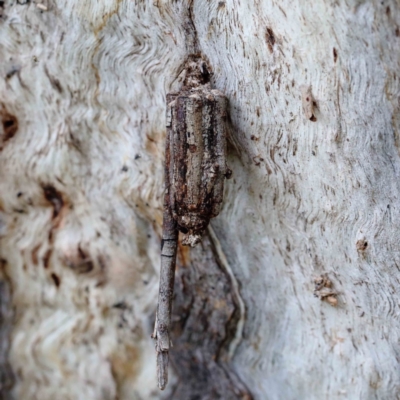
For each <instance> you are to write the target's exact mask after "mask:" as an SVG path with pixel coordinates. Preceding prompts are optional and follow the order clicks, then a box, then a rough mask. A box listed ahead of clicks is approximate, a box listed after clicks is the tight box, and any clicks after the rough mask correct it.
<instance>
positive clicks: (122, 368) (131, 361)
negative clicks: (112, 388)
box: [110, 345, 140, 388]
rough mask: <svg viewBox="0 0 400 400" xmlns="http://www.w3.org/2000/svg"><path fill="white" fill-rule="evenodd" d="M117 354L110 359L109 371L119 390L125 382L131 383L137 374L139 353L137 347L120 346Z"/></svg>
mask: <svg viewBox="0 0 400 400" xmlns="http://www.w3.org/2000/svg"><path fill="white" fill-rule="evenodd" d="M120 347H121V348H119V349H118V352H117V353H114V354H113V355H112V356H111V357H110V361H111V371H112V374H113V377H114V379H115V381H116V383H117V387H118V388H121V387H122V386H123V385H124V383H125V382H132V380H135V378H136V377H137V376H138V374H139V366H140V351H139V349H138V348H137V347H133V346H130V345H124V346H123V345H121V346H120Z"/></svg>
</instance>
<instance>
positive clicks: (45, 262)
mask: <svg viewBox="0 0 400 400" xmlns="http://www.w3.org/2000/svg"><path fill="white" fill-rule="evenodd" d="M51 252H52V250H51V249H49V250H47V251H46V254H45V255H44V257H43V266H44V267H45V268H46V269H48V268H49V263H50V257H51Z"/></svg>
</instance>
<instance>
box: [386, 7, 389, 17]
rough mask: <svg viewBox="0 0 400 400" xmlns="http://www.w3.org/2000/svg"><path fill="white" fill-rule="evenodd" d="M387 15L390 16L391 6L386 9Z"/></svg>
mask: <svg viewBox="0 0 400 400" xmlns="http://www.w3.org/2000/svg"><path fill="white" fill-rule="evenodd" d="M386 15H387V16H389V15H390V7H389V6H387V7H386Z"/></svg>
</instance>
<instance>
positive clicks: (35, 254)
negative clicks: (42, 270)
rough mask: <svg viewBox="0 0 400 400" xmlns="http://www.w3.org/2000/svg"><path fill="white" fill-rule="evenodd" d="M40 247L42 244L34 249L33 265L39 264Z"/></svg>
mask: <svg viewBox="0 0 400 400" xmlns="http://www.w3.org/2000/svg"><path fill="white" fill-rule="evenodd" d="M39 249H40V244H38V245H37V246H35V247H34V249H33V250H32V262H33V265H38V263H39V259H38V251H39Z"/></svg>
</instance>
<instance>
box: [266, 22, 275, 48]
mask: <svg viewBox="0 0 400 400" xmlns="http://www.w3.org/2000/svg"><path fill="white" fill-rule="evenodd" d="M265 40H266V42H267V46H268V50H269V51H270V53H272V52H273V51H274V45H275V35H274V32H273V30H272V29H271V28H267V31H266V32H265Z"/></svg>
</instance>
